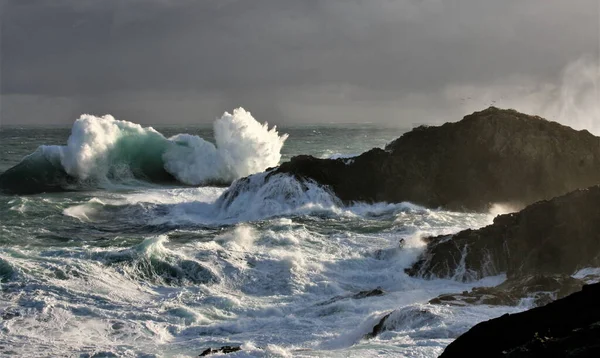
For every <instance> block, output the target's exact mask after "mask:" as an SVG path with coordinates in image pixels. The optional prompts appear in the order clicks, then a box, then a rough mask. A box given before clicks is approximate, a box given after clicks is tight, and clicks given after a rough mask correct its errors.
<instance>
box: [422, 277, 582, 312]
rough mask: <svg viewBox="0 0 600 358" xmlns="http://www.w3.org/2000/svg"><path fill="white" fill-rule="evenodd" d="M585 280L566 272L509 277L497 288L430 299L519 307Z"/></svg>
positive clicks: (578, 286)
mask: <svg viewBox="0 0 600 358" xmlns="http://www.w3.org/2000/svg"><path fill="white" fill-rule="evenodd" d="M583 285H584V282H583V281H581V280H578V279H575V278H573V277H570V276H566V275H545V276H544V275H538V276H535V275H534V276H528V277H524V278H519V279H509V280H507V281H505V282H503V283H501V284H500V285H498V286H496V287H476V288H474V289H473V290H471V291H465V292H463V293H454V294H444V295H440V296H438V297H436V298H434V299H432V300H430V301H429V303H431V304H443V305H453V306H467V305H473V304H480V305H492V306H517V305H518V304H519V303H521V301H522V300H524V299H528V300H531V304H533V305H534V306H542V305H545V304H548V303H550V302H552V301H554V300H556V299H559V298H563V297H565V296H567V295H570V294H572V293H574V292H577V291H579V290H581V287H582V286H583Z"/></svg>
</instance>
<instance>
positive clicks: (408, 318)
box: [364, 306, 444, 339]
mask: <svg viewBox="0 0 600 358" xmlns="http://www.w3.org/2000/svg"><path fill="white" fill-rule="evenodd" d="M433 308H434V307H433V306H407V307H404V308H401V309H398V310H394V311H392V312H390V313H387V314H385V315H383V316H382V317H381V318H380V319H379V321H378V322H377V324H375V326H373V329H372V330H371V331H370V332H369V333H367V334H366V335H365V336H364V338H365V339H370V338H374V337H376V336H378V335H380V334H381V333H383V332H385V331H389V330H391V331H402V330H415V329H419V328H421V327H423V326H435V325H440V324H442V322H443V320H444V318H443V317H442V316H440V315H439V314H438V313H435V311H434V310H433Z"/></svg>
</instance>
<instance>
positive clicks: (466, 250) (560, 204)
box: [406, 186, 600, 281]
mask: <svg viewBox="0 0 600 358" xmlns="http://www.w3.org/2000/svg"><path fill="white" fill-rule="evenodd" d="M598 218H600V187H599V186H594V187H590V188H588V189H584V190H577V191H574V192H572V193H569V194H567V195H564V196H560V197H557V198H554V199H552V200H546V201H540V202H538V203H535V204H533V205H530V206H528V207H526V208H525V209H523V210H521V211H520V212H519V213H513V214H506V215H500V216H498V217H496V219H494V223H493V224H492V225H490V226H487V227H484V228H482V229H479V230H465V231H462V232H460V233H457V234H455V235H446V236H438V237H432V238H427V239H425V240H426V241H427V248H426V250H425V253H424V254H423V255H422V256H421V257H420V259H419V260H418V261H417V262H416V263H415V264H414V265H413V266H412V267H411V268H409V269H407V270H406V271H407V273H408V274H410V275H412V276H422V277H424V278H432V277H440V278H441V277H446V278H455V279H459V280H462V281H471V280H477V279H480V278H482V277H484V276H489V275H496V274H499V273H504V272H505V273H506V274H507V277H508V279H513V278H523V277H528V276H531V275H556V274H562V275H569V276H570V275H573V274H574V273H575V272H576V271H577V270H579V269H582V268H586V267H599V266H600V220H599V219H598Z"/></svg>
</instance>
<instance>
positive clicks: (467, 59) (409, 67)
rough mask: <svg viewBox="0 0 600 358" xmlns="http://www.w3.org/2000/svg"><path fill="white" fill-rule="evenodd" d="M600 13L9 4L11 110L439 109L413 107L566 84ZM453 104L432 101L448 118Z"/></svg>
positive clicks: (532, 8) (572, 9)
mask: <svg viewBox="0 0 600 358" xmlns="http://www.w3.org/2000/svg"><path fill="white" fill-rule="evenodd" d="M575 3H576V4H575ZM598 22H599V21H598V2H597V1H596V0H578V1H576V2H566V1H563V0H521V1H519V0H506V1H491V0H490V1H481V0H468V1H467V0H447V1H442V0H420V1H419V0H412V1H410V0H408V1H406V0H405V1H391V0H375V1H359V0H349V1H347V0H344V1H342V0H331V1H329V0H327V1H316V0H312V1H296V0H258V1H243V0H238V1H236V0H229V1H223V0H220V1H187V0H181V1H159V0H154V1H137V0H130V1H117V0H105V1H91V0H77V1H75V0H60V1H52V2H49V1H42V0H40V1H34V0H26V1H24V0H3V8H2V33H1V37H2V39H1V46H0V51H1V59H2V68H1V72H2V83H1V85H2V86H1V91H2V92H1V93H2V94H3V97H4V98H5V100H4V101H3V102H4V107H5V110H4V111H3V113H4V116H5V117H8V113H10V118H8V119H7V120H8V121H11V118H14V117H18V116H19V113H20V110H18V108H19V106H17V105H16V104H15V103H17V102H18V101H16V100H15V98H21V100H20V102H19V103H21V105H20V106H21V107H23V105H22V103H23V101H22V98H29V100H28V101H30V102H34V103H35V102H36V101H37V102H44V101H47V99H45V98H47V97H56V98H63V99H64V98H68V100H69V101H70V103H72V104H73V105H71V106H66V107H68V108H70V110H69V115H70V114H71V112H73V111H75V110H77V109H79V108H81V107H86V108H90V109H89V111H95V110H104V111H113V110H114V109H113V108H118V109H122V110H123V113H129V114H131V113H142V112H146V111H147V112H149V114H148V115H144V116H142V115H140V118H135V120H144V121H146V120H147V121H157V120H160V118H158V114H156V111H153V110H149V108H156V107H157V103H162V106H161V107H160V108H163V110H161V111H160V112H161V116H162V118H164V115H165V114H166V113H164V112H165V110H164V109H165V108H169V109H172V110H173V111H174V112H175V113H174V115H172V116H170V118H179V119H181V120H183V121H191V120H193V118H194V117H197V116H198V115H199V114H198V113H197V111H198V109H196V110H194V109H193V106H191V105H190V103H193V102H194V101H198V102H199V103H204V104H205V105H206V106H207V107H208V108H210V111H212V110H213V109H212V108H216V107H219V106H224V107H225V108H222V110H228V109H231V107H233V106H237V105H243V106H246V107H249V109H250V110H253V111H254V112H258V113H259V114H263V115H264V116H266V117H268V118H269V119H270V118H277V120H279V121H306V120H308V119H312V120H313V121H319V120H321V118H323V119H322V120H323V121H345V120H348V118H352V120H353V121H356V120H360V119H359V118H356V114H357V113H361V115H367V114H368V113H378V115H375V116H373V117H375V118H383V117H385V116H393V115H394V113H400V112H403V113H404V114H405V116H407V117H412V116H413V115H415V116H416V115H421V116H424V117H429V116H428V115H427V113H426V111H422V110H418V109H408V108H407V106H410V105H411V103H413V104H414V103H426V102H427V100H426V99H425V98H429V99H430V101H434V100H435V101H441V100H440V98H442V97H444V95H443V91H444V89H445V88H448V87H457V86H463V87H462V88H467V87H468V86H471V87H473V88H475V87H477V88H481V87H485V86H486V85H490V84H494V83H496V82H497V81H500V80H502V79H504V78H507V77H510V76H513V77H515V76H516V77H519V76H521V77H524V78H525V77H526V78H527V80H528V81H534V82H535V81H538V82H540V83H548V82H553V81H557V80H558V79H559V75H560V71H561V69H562V68H564V67H565V66H566V65H567V64H568V63H570V62H572V61H574V60H577V59H578V58H580V57H581V56H582V55H585V54H592V55H593V56H597V54H598V36H599V35H598ZM19 96H20V97H19ZM416 97H418V98H420V100H419V101H411V100H410V99H411V98H413V99H414V98H416ZM32 98H38V99H37V100H32ZM40 98H44V99H43V100H42V99H40ZM157 98H165V100H161V101H157V100H156V99H157ZM169 98H171V100H168V99H169ZM208 99H210V100H208ZM208 102H210V105H208ZM445 102H447V99H446V100H443V101H441V102H440V103H438V104H437V105H436V104H431V103H430V104H427V105H425V104H422V106H424V108H432V107H437V108H438V109H439V110H437V111H432V112H431V115H434V113H435V116H438V113H443V111H445V110H447V108H449V107H450V106H451V104H448V103H445ZM182 103H187V105H182ZM177 104H180V105H181V107H180V108H179V114H180V115H178V114H177V112H178V109H177ZM300 104H302V105H304V106H307V108H306V110H305V111H302V110H299V109H298V108H299V106H300ZM128 106H129V107H131V108H128ZM133 106H142V107H146V109H144V110H139V109H138V110H136V109H135V108H133ZM311 106H312V108H310V107H311ZM400 106H402V108H401V107H400ZM6 107H10V108H9V109H10V111H8V110H7V109H6ZM356 108H360V110H357V109H356ZM383 108H386V110H383ZM456 108H457V109H458V108H460V106H457V107H456ZM222 110H221V111H222ZM200 111H205V112H206V113H208V112H209V110H208V109H206V108H204V109H202V110H200ZM59 112H60V111H54V112H52V113H56V115H53V116H52V117H53V118H54V117H58V116H59V114H58V113H59ZM206 113H202V115H201V116H200V117H203V118H205V117H208V118H206V120H211V119H212V116H207V115H206ZM303 113H305V114H303ZM308 113H312V114H310V115H309V114H308ZM211 114H212V115H218V114H219V113H211ZM153 115H154V116H156V117H157V118H154V119H152V118H151V117H152V116H153ZM399 117H404V116H399ZM170 118H164V120H165V121H168V120H171V119H170ZM54 120H59V119H57V118H54V119H48V121H54ZM68 120H72V118H69V119H68ZM411 120H412V119H411ZM174 121H175V120H174ZM381 121H383V119H381ZM412 121H415V120H412ZM416 121H418V120H416Z"/></svg>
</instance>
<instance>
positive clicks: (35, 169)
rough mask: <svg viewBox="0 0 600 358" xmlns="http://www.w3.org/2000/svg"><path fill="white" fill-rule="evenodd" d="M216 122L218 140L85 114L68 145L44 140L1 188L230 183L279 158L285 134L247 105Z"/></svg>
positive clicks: (7, 176)
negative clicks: (261, 120) (166, 134)
mask: <svg viewBox="0 0 600 358" xmlns="http://www.w3.org/2000/svg"><path fill="white" fill-rule="evenodd" d="M213 126H214V133H215V138H214V139H215V143H214V144H213V143H211V142H208V141H206V140H204V139H202V138H200V137H198V136H196V135H191V134H178V135H176V136H173V137H171V138H166V137H164V136H163V135H162V134H161V133H159V132H158V131H156V130H154V129H153V128H151V127H142V126H140V125H139V124H135V123H131V122H127V121H120V120H116V119H115V118H113V117H112V116H110V115H105V116H102V117H95V116H92V115H87V114H86V115H82V116H81V117H80V118H79V119H77V120H76V121H75V123H74V124H73V127H72V129H71V135H70V137H69V139H68V142H67V145H66V146H58V145H43V146H40V147H39V148H38V149H37V150H36V151H35V152H34V153H32V154H30V155H29V156H27V157H25V158H24V159H23V160H22V161H21V162H20V163H19V164H17V165H16V166H14V167H13V168H11V169H9V170H7V171H6V172H5V173H3V174H1V175H0V188H1V189H3V190H4V191H6V192H13V193H21V194H28V193H38V192H49V191H64V190H75V189H82V188H95V187H110V186H112V185H115V184H127V183H130V182H132V181H137V182H139V181H143V182H150V183H168V182H179V183H182V184H187V185H206V184H216V183H220V184H229V183H231V182H232V181H234V180H235V179H238V178H241V177H244V176H247V175H250V174H254V173H258V172H261V171H264V170H265V169H267V168H269V167H273V166H276V165H278V164H279V160H280V159H281V154H280V151H281V148H282V147H283V144H284V142H285V140H286V139H287V134H283V135H279V133H278V132H277V129H276V127H273V128H270V129H269V127H268V124H266V123H265V124H261V123H259V122H258V121H256V120H255V119H254V118H253V117H252V115H251V114H250V112H247V111H246V110H244V109H243V108H238V109H235V110H234V111H233V114H230V113H227V112H225V113H224V114H223V116H222V117H221V118H219V119H217V120H216V121H215V122H214V125H213Z"/></svg>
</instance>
